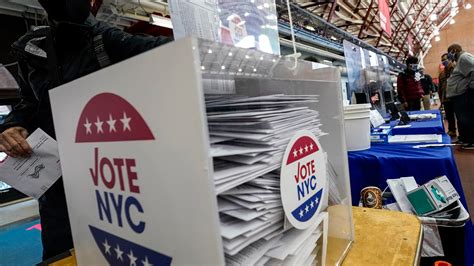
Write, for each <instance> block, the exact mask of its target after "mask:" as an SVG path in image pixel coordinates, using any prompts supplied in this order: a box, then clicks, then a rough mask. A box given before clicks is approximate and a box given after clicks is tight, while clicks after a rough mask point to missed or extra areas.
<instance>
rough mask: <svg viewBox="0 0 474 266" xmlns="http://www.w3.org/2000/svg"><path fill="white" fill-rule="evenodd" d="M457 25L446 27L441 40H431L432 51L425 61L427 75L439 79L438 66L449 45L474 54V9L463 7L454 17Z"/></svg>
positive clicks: (441, 34) (441, 33)
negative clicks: (458, 45)
mask: <svg viewBox="0 0 474 266" xmlns="http://www.w3.org/2000/svg"><path fill="white" fill-rule="evenodd" d="M454 20H455V21H456V23H454V24H453V25H451V24H449V23H448V25H446V26H445V27H444V28H443V30H441V31H440V33H439V37H440V38H441V40H440V41H439V42H435V40H434V38H433V40H431V45H432V46H433V47H431V49H430V50H429V52H428V54H427V55H426V57H425V58H424V60H423V63H424V66H425V70H426V73H428V74H430V75H432V76H433V77H438V74H439V71H438V66H439V63H440V62H441V55H442V54H444V53H446V51H447V49H448V47H449V45H451V44H453V43H457V44H460V45H461V46H462V48H463V49H464V50H465V51H468V52H470V53H472V54H474V8H471V9H469V10H465V9H464V8H462V7H461V10H460V12H459V13H458V14H457V15H456V17H454Z"/></svg>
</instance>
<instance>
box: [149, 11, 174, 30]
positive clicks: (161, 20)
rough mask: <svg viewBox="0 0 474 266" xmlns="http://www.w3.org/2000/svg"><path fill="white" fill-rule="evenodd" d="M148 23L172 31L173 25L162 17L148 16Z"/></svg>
mask: <svg viewBox="0 0 474 266" xmlns="http://www.w3.org/2000/svg"><path fill="white" fill-rule="evenodd" d="M150 23H151V24H153V25H156V26H160V27H164V28H168V29H172V28H173V24H172V23H171V19H169V18H165V17H162V16H158V15H155V14H151V15H150Z"/></svg>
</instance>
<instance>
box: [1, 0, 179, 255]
mask: <svg viewBox="0 0 474 266" xmlns="http://www.w3.org/2000/svg"><path fill="white" fill-rule="evenodd" d="M39 2H40V4H41V5H42V7H43V8H44V9H45V10H46V12H47V14H48V21H49V26H48V27H37V28H35V29H33V30H32V31H30V32H28V33H26V34H25V35H24V36H22V37H21V38H20V39H19V40H17V41H16V42H15V43H14V44H13V45H12V48H13V51H14V54H15V55H16V56H17V58H18V62H19V77H20V80H19V84H20V90H21V92H20V93H21V97H22V100H21V102H20V103H19V104H18V105H16V106H15V107H14V108H13V110H12V112H11V113H10V115H9V116H8V117H7V118H6V122H5V123H4V124H3V125H2V126H1V128H0V132H2V133H1V134H0V151H2V152H5V153H7V154H8V155H9V156H11V157H24V156H28V155H29V154H31V152H32V149H31V147H30V146H29V145H28V143H27V142H26V140H25V139H26V138H27V136H28V135H29V134H30V133H32V132H33V131H34V130H36V129H37V128H41V129H42V130H43V131H45V132H46V133H47V134H49V135H50V136H51V137H53V138H55V132H54V125H53V117H52V114H51V107H50V100H49V94H48V90H50V89H52V88H54V87H57V86H59V85H61V84H64V83H67V82H70V81H72V80H75V79H77V78H80V77H82V76H84V75H87V74H90V73H92V72H94V71H97V70H99V69H101V68H103V67H106V66H108V65H110V64H114V63H117V62H119V61H121V60H124V59H126V58H129V57H131V56H134V55H137V54H139V53H141V52H143V51H146V50H149V49H152V48H154V47H156V46H159V45H161V44H163V43H165V42H167V41H169V40H170V39H168V38H165V37H151V36H138V35H131V34H128V33H125V32H123V31H121V30H119V29H117V28H113V27H110V26H108V25H107V24H105V23H102V22H98V21H97V20H96V19H95V18H94V17H93V16H92V15H91V13H90V1H89V0H54V1H53V0H39ZM39 211H40V216H41V226H42V243H43V260H46V259H48V258H51V257H54V256H56V255H58V254H61V253H63V252H65V251H68V250H69V249H71V248H72V247H73V243H72V236H71V229H70V225H69V218H68V211H67V206H66V199H65V195H64V187H63V182H62V178H60V179H59V180H58V181H57V182H56V183H55V184H54V185H53V186H52V187H51V188H50V189H49V190H48V191H46V193H45V194H44V195H43V196H42V197H41V198H40V199H39Z"/></svg>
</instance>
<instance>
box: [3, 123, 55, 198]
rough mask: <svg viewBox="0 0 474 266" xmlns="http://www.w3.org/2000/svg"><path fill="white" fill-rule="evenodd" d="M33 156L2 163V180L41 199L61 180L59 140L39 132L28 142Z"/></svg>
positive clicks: (31, 136) (7, 160) (10, 158)
mask: <svg viewBox="0 0 474 266" xmlns="http://www.w3.org/2000/svg"><path fill="white" fill-rule="evenodd" d="M27 142H28V144H30V146H31V148H32V150H33V153H32V155H31V156H29V157H26V158H13V157H7V158H6V159H5V161H3V162H2V163H1V164H0V180H1V181H4V182H6V183H7V184H9V185H11V186H12V187H14V188H15V189H17V190H19V191H21V192H22V193H24V194H26V195H28V196H31V197H33V198H35V199H38V198H39V197H41V196H42V195H43V194H44V193H45V192H46V191H47V190H48V189H49V188H50V187H51V186H52V185H53V184H54V183H55V182H56V181H57V180H58V179H59V178H60V177H61V163H60V161H59V154H58V146H57V143H56V141H55V140H54V139H53V138H51V137H50V136H48V134H46V133H45V132H44V131H43V130H41V129H37V130H36V131H35V132H33V134H31V135H30V136H29V137H28V139H27Z"/></svg>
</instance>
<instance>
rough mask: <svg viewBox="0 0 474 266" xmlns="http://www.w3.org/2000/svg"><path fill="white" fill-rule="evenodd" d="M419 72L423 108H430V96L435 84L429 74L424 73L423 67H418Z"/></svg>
mask: <svg viewBox="0 0 474 266" xmlns="http://www.w3.org/2000/svg"><path fill="white" fill-rule="evenodd" d="M420 74H421V80H420V82H421V87H422V88H423V109H425V110H430V109H431V97H432V96H433V92H435V85H434V83H433V79H432V78H431V76H430V75H428V74H426V73H425V69H424V68H420Z"/></svg>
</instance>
